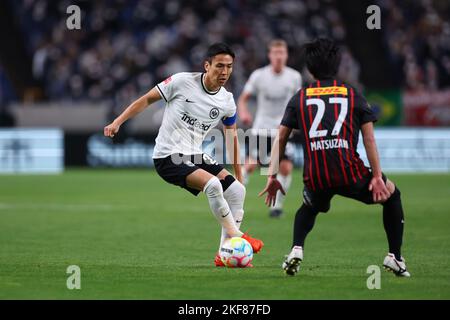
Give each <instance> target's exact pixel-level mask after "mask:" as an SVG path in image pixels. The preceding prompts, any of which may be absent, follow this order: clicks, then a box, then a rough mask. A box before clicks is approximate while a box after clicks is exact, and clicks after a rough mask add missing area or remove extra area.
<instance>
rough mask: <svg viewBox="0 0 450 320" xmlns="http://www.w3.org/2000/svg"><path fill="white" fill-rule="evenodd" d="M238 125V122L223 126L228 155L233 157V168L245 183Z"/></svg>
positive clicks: (241, 181)
mask: <svg viewBox="0 0 450 320" xmlns="http://www.w3.org/2000/svg"><path fill="white" fill-rule="evenodd" d="M236 129H237V126H236V123H234V124H232V125H230V126H227V125H224V126H223V130H224V132H225V145H226V148H227V152H228V156H229V157H230V159H233V170H234V175H235V176H236V179H237V180H238V181H239V182H240V183H243V179H242V169H241V156H240V152H239V150H240V148H239V139H238V135H237V130H236Z"/></svg>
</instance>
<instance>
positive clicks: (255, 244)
mask: <svg viewBox="0 0 450 320" xmlns="http://www.w3.org/2000/svg"><path fill="white" fill-rule="evenodd" d="M241 238H242V239H245V240H247V241H248V242H249V243H250V245H251V246H252V249H253V253H258V252H259V251H260V250H261V249H262V247H263V246H264V242H262V241H261V240H259V239H256V238H252V237H250V236H249V235H248V233H244V234H243V235H242V237H241Z"/></svg>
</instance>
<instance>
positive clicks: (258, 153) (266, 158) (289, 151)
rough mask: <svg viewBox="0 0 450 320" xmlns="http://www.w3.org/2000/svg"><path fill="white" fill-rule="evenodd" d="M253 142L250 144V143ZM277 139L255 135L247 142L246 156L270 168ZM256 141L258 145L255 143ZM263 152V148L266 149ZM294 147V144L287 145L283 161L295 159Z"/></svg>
mask: <svg viewBox="0 0 450 320" xmlns="http://www.w3.org/2000/svg"><path fill="white" fill-rule="evenodd" d="M251 140H252V141H253V142H252V143H250V141H251ZM274 140H275V138H272V137H270V136H264V135H253V134H252V136H251V137H249V138H248V139H246V141H245V155H246V156H247V157H251V158H252V159H254V160H256V161H257V162H258V164H259V165H262V166H268V165H269V162H270V153H271V152H272V144H273V142H274ZM255 141H256V144H255V143H254V142H255ZM264 144H265V148H263V150H261V147H264ZM293 152H294V145H293V144H292V142H288V143H287V144H286V148H285V150H284V154H283V155H282V156H281V160H290V161H292V159H293Z"/></svg>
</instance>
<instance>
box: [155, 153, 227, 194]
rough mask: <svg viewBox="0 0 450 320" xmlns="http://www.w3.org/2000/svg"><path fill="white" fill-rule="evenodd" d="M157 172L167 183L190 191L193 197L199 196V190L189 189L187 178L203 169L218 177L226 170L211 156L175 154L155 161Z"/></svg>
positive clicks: (204, 154)
mask: <svg viewBox="0 0 450 320" xmlns="http://www.w3.org/2000/svg"><path fill="white" fill-rule="evenodd" d="M153 163H154V164H155V169H156V172H158V174H159V175H160V177H161V178H163V179H164V180H165V181H166V182H168V183H171V184H174V185H176V186H179V187H181V188H184V189H186V190H188V191H189V192H190V193H192V194H193V195H195V196H196V195H198V194H199V193H200V191H199V190H196V189H192V188H189V187H188V186H187V184H186V177H187V176H188V175H190V174H191V173H192V172H194V171H196V170H198V169H203V170H205V171H207V172H209V173H211V174H212V175H213V176H217V175H218V174H219V172H220V171H222V170H223V169H224V168H223V166H222V165H220V164H219V163H218V162H217V161H216V160H214V159H213V158H212V157H211V156H210V155H208V154H206V153H203V154H195V155H183V154H181V153H178V154H173V155H171V156H168V157H166V158H160V159H153Z"/></svg>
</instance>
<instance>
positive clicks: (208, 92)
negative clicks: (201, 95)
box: [200, 72, 221, 95]
mask: <svg viewBox="0 0 450 320" xmlns="http://www.w3.org/2000/svg"><path fill="white" fill-rule="evenodd" d="M204 76H205V73H204V72H203V73H202V76H201V79H200V82H201V84H202V88H203V90H205V92H206V93H207V94H210V95H215V94H217V93H219V91H220V89H221V88H219V90H217V91H209V90H208V89H206V86H205V83H204V81H203V77H204Z"/></svg>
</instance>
